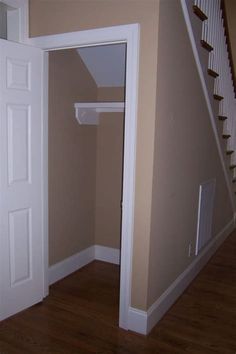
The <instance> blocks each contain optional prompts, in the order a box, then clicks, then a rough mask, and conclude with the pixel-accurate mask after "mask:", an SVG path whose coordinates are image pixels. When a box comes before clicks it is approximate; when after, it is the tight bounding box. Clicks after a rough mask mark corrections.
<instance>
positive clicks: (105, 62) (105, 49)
mask: <svg viewBox="0 0 236 354" xmlns="http://www.w3.org/2000/svg"><path fill="white" fill-rule="evenodd" d="M77 51H78V53H79V55H80V57H81V59H82V60H83V62H84V63H85V65H86V67H87V69H88V70H89V72H90V74H91V75H92V77H93V79H94V81H95V82H96V84H97V86H98V87H121V86H125V57H126V45H125V44H110V45H103V46H94V47H86V48H78V49H77Z"/></svg>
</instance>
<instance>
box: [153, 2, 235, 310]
mask: <svg viewBox="0 0 236 354" xmlns="http://www.w3.org/2000/svg"><path fill="white" fill-rule="evenodd" d="M158 43H159V44H158V46H159V51H158V70H157V124H156V130H155V138H156V139H155V153H154V178H153V200H152V223H151V242H150V264H149V293H148V303H147V305H148V306H150V305H152V304H153V302H154V301H155V300H156V299H157V298H158V297H159V296H160V295H161V294H162V293H163V291H165V290H166V289H167V287H168V286H170V284H171V283H172V282H173V281H174V280H175V279H176V278H177V276H178V275H180V274H181V273H182V272H183V271H184V270H185V269H186V267H187V266H188V265H189V264H190V262H191V261H192V260H193V259H194V256H193V257H191V258H188V245H189V243H190V242H191V243H192V244H193V245H194V246H195V238H196V229H197V209H198V193H199V184H200V183H201V182H204V181H207V180H209V179H211V178H216V195H215V207H214V215H213V235H216V234H217V233H218V232H219V231H220V230H222V228H223V227H224V226H225V225H226V223H227V222H229V221H230V220H231V219H232V217H233V213H232V210H231V206H230V201H229V197H228V192H227V188H226V183H225V180H224V176H223V171H222V168H221V164H220V160H219V156H218V152H217V148H216V143H215V139H214V136H213V131H212V128H211V124H210V119H209V115H208V112H207V107H206V104H205V100H204V97H203V93H202V89H201V84H200V80H199V76H198V73H197V69H196V66H195V63H194V58H193V54H192V49H191V46H190V42H189V38H188V35H187V32H186V26H185V23H184V19H183V15H182V11H181V7H180V3H179V2H178V1H172V0H162V1H161V4H160V27H159V39H158Z"/></svg>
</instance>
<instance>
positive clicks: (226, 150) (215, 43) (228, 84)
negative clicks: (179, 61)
mask: <svg viewBox="0 0 236 354" xmlns="http://www.w3.org/2000/svg"><path fill="white" fill-rule="evenodd" d="M181 4H182V8H183V13H184V17H185V21H186V24H187V28H188V33H189V37H190V40H191V44H192V49H193V53H194V57H195V61H196V64H197V67H198V72H199V75H200V79H201V83H202V87H203V91H204V95H205V99H206V103H207V106H208V111H209V114H210V118H211V123H212V127H213V131H214V133H215V138H216V142H217V146H218V151H219V155H220V158H221V162H222V166H223V170H224V174H225V179H226V183H227V186H228V190H229V194H230V198H231V203H232V206H233V209H234V211H235V205H236V183H235V182H236V99H235V97H236V81H235V75H234V70H233V62H232V55H231V48H230V41H229V36H228V27H227V20H226V16H225V10H224V2H223V0H181Z"/></svg>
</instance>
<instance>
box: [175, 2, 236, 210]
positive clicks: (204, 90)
mask: <svg viewBox="0 0 236 354" xmlns="http://www.w3.org/2000/svg"><path fill="white" fill-rule="evenodd" d="M181 5H182V10H183V15H184V18H185V22H186V27H187V31H188V35H189V39H190V42H191V46H192V51H193V55H194V59H195V63H196V66H197V70H198V74H199V77H200V81H201V85H202V90H203V93H204V97H205V100H206V104H207V108H208V112H209V116H210V121H211V125H212V129H213V132H214V136H215V140H216V145H217V148H218V153H219V155H220V161H221V164H222V168H223V172H224V177H225V181H226V185H227V188H228V192H229V197H230V201H231V205H232V210H233V212H235V211H236V210H235V202H234V195H233V193H232V187H231V183H230V181H229V176H228V171H227V168H226V166H225V159H224V155H223V152H222V148H221V143H220V140H219V134H218V131H217V126H216V123H215V116H214V113H213V110H212V106H211V102H210V98H209V95H208V90H207V86H206V82H205V78H204V73H203V70H202V66H201V62H200V58H199V55H198V50H197V46H196V43H195V39H194V34H193V29H192V25H191V21H190V18H189V13H188V9H187V5H186V0H181Z"/></svg>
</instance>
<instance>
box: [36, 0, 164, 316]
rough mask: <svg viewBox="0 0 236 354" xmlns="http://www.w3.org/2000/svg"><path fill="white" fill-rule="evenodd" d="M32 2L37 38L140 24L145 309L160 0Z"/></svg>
mask: <svg viewBox="0 0 236 354" xmlns="http://www.w3.org/2000/svg"><path fill="white" fill-rule="evenodd" d="M29 3H30V34H31V36H39V35H46V34H55V33H62V32H69V31H78V30H83V29H90V28H98V27H106V26H113V25H121V24H128V23H139V24H140V29H141V33H140V35H141V38H140V67H139V93H138V100H139V104H138V136H137V168H136V194H135V195H136V198H135V225H134V257H133V277H132V278H133V282H132V306H134V307H137V308H140V309H145V308H146V303H147V280H148V253H149V236H150V224H151V195H152V175H153V152H154V127H155V106H156V68H157V33H158V32H157V28H158V7H159V0H148V1H147V0H133V1H122V0H118V1H117V0H111V1H104V0H97V1H92V0H86V1H83V0H78V1H69V2H68V1H66V0H61V1H54V0H47V1H41V0H40V1H39V0H30V2H29ZM140 259H142V262H140Z"/></svg>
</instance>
